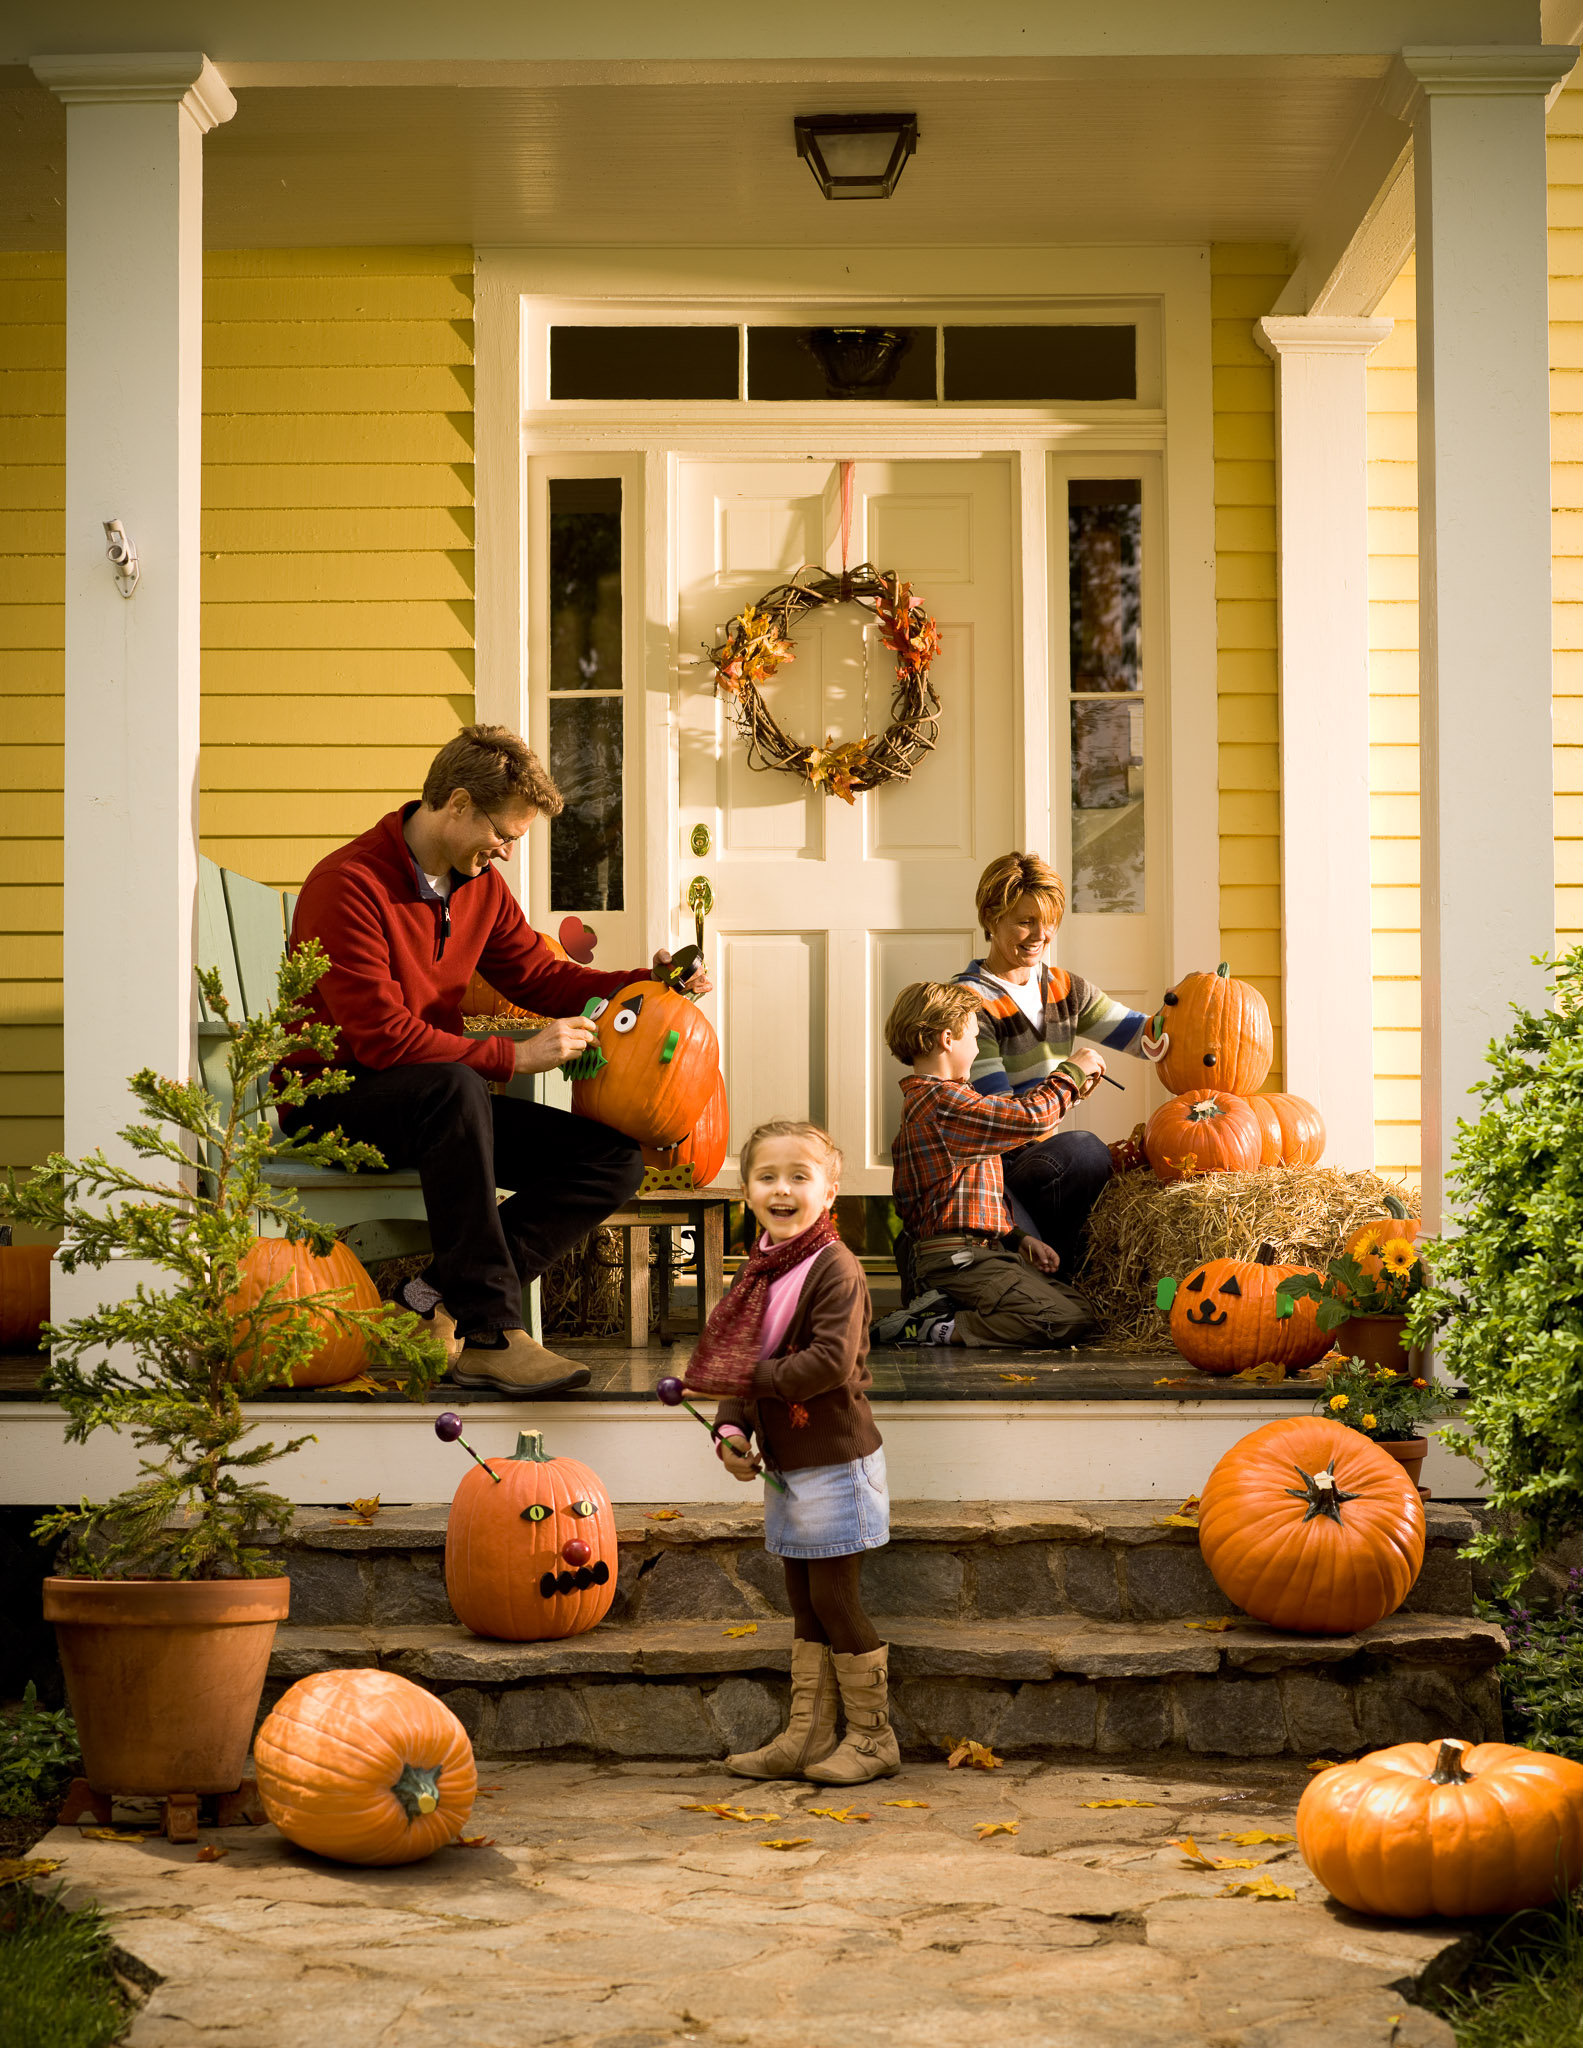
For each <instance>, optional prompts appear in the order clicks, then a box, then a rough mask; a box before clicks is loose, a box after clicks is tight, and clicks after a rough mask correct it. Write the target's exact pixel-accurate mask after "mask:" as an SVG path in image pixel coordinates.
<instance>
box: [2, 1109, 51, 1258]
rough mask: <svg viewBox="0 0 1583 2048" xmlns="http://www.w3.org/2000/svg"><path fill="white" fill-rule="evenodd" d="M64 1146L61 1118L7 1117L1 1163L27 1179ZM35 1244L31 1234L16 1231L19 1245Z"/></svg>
mask: <svg viewBox="0 0 1583 2048" xmlns="http://www.w3.org/2000/svg"><path fill="white" fill-rule="evenodd" d="M63 1143H64V1135H63V1132H62V1129H61V1120H60V1118H59V1117H16V1118H8V1119H7V1121H6V1122H5V1124H4V1125H3V1126H0V1153H3V1154H4V1155H5V1157H4V1160H3V1162H0V1164H3V1166H4V1167H8V1168H10V1169H11V1170H12V1171H13V1172H14V1173H16V1174H17V1175H18V1176H19V1177H20V1178H24V1179H25V1178H26V1176H27V1175H28V1174H29V1173H30V1172H31V1171H32V1170H33V1168H34V1167H35V1166H37V1165H38V1163H39V1161H40V1160H41V1159H43V1158H45V1157H46V1155H47V1154H49V1153H51V1152H58V1151H60V1149H61V1146H62V1144H63ZM36 1242H37V1239H35V1238H33V1237H32V1236H31V1235H27V1234H25V1233H24V1232H22V1231H20V1230H19V1231H18V1232H17V1243H18V1244H22V1243H29V1244H31V1243H36Z"/></svg>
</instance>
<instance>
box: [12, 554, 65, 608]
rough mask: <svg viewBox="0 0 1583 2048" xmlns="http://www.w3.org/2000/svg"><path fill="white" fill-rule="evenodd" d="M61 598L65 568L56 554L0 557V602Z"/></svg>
mask: <svg viewBox="0 0 1583 2048" xmlns="http://www.w3.org/2000/svg"><path fill="white" fill-rule="evenodd" d="M65 601H66V568H65V564H64V562H63V561H62V560H61V557H60V556H59V555H6V556H0V605H24V604H45V605H49V604H64V603H65Z"/></svg>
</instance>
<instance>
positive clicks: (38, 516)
mask: <svg viewBox="0 0 1583 2048" xmlns="http://www.w3.org/2000/svg"><path fill="white" fill-rule="evenodd" d="M65 545H66V508H65V506H64V505H61V506H52V507H51V508H50V509H49V510H48V511H45V510H42V509H40V508H39V507H37V506H32V505H29V506H25V507H22V508H13V507H11V506H6V507H0V558H3V557H5V556H7V555H59V554H60V553H61V551H62V549H63V548H64V547H65ZM62 573H63V574H64V572H62Z"/></svg>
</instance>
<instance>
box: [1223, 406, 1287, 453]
mask: <svg viewBox="0 0 1583 2048" xmlns="http://www.w3.org/2000/svg"><path fill="white" fill-rule="evenodd" d="M1215 455H1216V457H1217V458H1218V457H1221V456H1224V457H1225V458H1226V459H1227V460H1228V461H1231V462H1268V463H1270V464H1272V465H1273V464H1274V461H1275V416H1274V413H1273V411H1272V412H1271V413H1268V414H1262V413H1254V412H1222V413H1216V415H1215Z"/></svg>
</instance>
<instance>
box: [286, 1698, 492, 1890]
mask: <svg viewBox="0 0 1583 2048" xmlns="http://www.w3.org/2000/svg"><path fill="white" fill-rule="evenodd" d="M253 1755H254V1760H255V1763H256V1765H257V1770H258V1793H259V1797H260V1799H261V1800H262V1801H263V1804H264V1811H265V1812H266V1813H267V1814H268V1815H269V1817H270V1819H271V1820H272V1821H273V1822H274V1823H275V1825H276V1827H277V1828H279V1829H280V1832H281V1833H282V1834H283V1835H284V1836H285V1837H286V1839H287V1841H288V1842H295V1843H296V1844H297V1846H298V1848H299V1849H311V1850H313V1851H314V1853H315V1854H316V1855H319V1856H331V1857H334V1859H335V1860H336V1862H338V1863H377V1864H390V1863H416V1862H418V1861H419V1860H420V1859H421V1858H422V1857H424V1856H432V1855H433V1854H434V1852H435V1850H436V1849H443V1848H444V1847H445V1846H446V1844H447V1843H448V1842H454V1841H455V1840H456V1838H457V1836H458V1835H459V1834H460V1833H461V1832H462V1829H463V1827H464V1826H465V1825H466V1823H467V1816H468V1815H469V1814H470V1813H471V1812H472V1810H473V1802H474V1800H475V1799H476V1798H477V1796H478V1771H477V1767H476V1766H475V1764H474V1762H473V1746H472V1744H471V1743H470V1742H469V1741H468V1739H467V1731H466V1729H465V1728H463V1726H462V1724H461V1722H460V1721H458V1720H457V1718H456V1716H455V1715H454V1714H453V1713H452V1712H451V1710H450V1708H449V1707H448V1706H446V1705H444V1703H443V1702H442V1701H440V1700H437V1699H436V1698H435V1697H434V1695H433V1693H431V1692H425V1691H424V1690H423V1688H422V1686H421V1685H414V1684H413V1683H412V1681H411V1680H410V1679H408V1678H398V1677H397V1676H396V1674H395V1673H394V1672H393V1671H361V1670H359V1671H316V1672H315V1673H314V1674H313V1676H312V1677H311V1678H302V1679H299V1680H298V1681H297V1683H296V1684H295V1685H294V1686H292V1688H291V1690H290V1691H289V1692H286V1693H284V1694H282V1696H281V1698H280V1700H279V1702H278V1703H277V1705H276V1707H275V1709H274V1711H273V1712H272V1713H271V1714H270V1715H269V1716H268V1717H267V1718H266V1720H265V1722H264V1725H263V1727H262V1728H260V1729H259V1731H258V1734H257V1736H256V1737H255V1738H254V1742H253Z"/></svg>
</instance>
